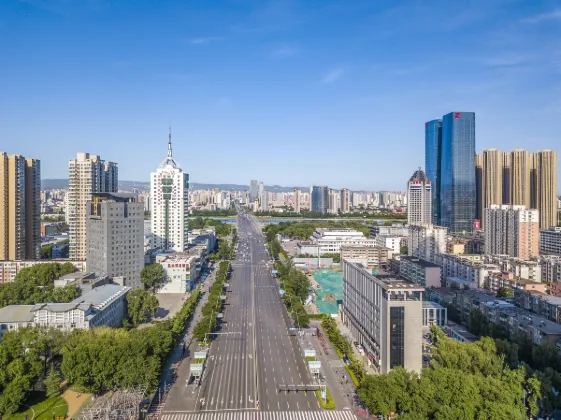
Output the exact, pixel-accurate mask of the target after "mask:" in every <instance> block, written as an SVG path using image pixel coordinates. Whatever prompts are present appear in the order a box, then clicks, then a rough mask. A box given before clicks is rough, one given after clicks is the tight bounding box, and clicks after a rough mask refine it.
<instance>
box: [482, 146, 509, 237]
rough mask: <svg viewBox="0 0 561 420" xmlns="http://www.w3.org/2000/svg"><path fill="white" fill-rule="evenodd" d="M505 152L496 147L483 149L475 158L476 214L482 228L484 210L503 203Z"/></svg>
mask: <svg viewBox="0 0 561 420" xmlns="http://www.w3.org/2000/svg"><path fill="white" fill-rule="evenodd" d="M504 163H505V153H503V152H501V151H500V150H498V149H485V150H483V153H482V154H481V155H477V156H476V158H475V172H476V179H477V188H476V190H477V215H476V219H478V220H480V221H481V226H482V227H483V228H484V225H485V218H484V210H485V209H486V208H488V207H489V206H490V205H491V204H503V197H504V192H503V187H504V185H505V182H504V179H503V176H504V173H505V171H504Z"/></svg>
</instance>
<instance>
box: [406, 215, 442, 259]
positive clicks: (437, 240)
mask: <svg viewBox="0 0 561 420" xmlns="http://www.w3.org/2000/svg"><path fill="white" fill-rule="evenodd" d="M447 234H448V228H446V227H442V226H436V225H432V224H429V223H418V224H413V225H409V236H408V237H407V244H408V253H409V255H411V256H414V257H417V258H420V259H423V260H426V261H430V262H432V263H434V262H436V260H437V256H438V255H440V254H443V253H445V252H446V236H447Z"/></svg>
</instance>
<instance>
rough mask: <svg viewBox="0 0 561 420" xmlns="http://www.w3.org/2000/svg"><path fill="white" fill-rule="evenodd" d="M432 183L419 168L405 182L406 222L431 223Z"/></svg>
mask: <svg viewBox="0 0 561 420" xmlns="http://www.w3.org/2000/svg"><path fill="white" fill-rule="evenodd" d="M431 217H432V184H431V182H430V180H429V179H428V178H427V175H426V174H425V173H424V172H423V171H422V170H421V168H419V170H417V171H415V173H414V174H413V176H412V177H411V178H410V179H409V182H408V183H407V223H409V224H411V223H431Z"/></svg>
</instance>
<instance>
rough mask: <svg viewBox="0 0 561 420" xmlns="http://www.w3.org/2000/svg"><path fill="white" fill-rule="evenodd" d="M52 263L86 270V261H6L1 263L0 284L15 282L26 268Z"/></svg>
mask: <svg viewBox="0 0 561 420" xmlns="http://www.w3.org/2000/svg"><path fill="white" fill-rule="evenodd" d="M51 263H60V264H64V263H70V264H72V265H73V266H74V267H76V269H77V270H79V271H85V270H86V261H78V260H68V259H63V260H56V259H51V260H6V261H0V284H2V283H10V282H12V281H14V280H15V278H16V275H17V274H18V273H19V272H20V271H21V270H23V269H24V268H28V267H33V266H35V265H38V264H51Z"/></svg>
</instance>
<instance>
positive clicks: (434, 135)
mask: <svg viewBox="0 0 561 420" xmlns="http://www.w3.org/2000/svg"><path fill="white" fill-rule="evenodd" d="M441 150H442V120H432V121H429V122H427V123H425V171H426V175H427V177H428V179H429V180H430V181H431V182H432V189H431V194H432V205H431V210H432V220H431V223H433V224H435V225H439V224H440V171H441V167H440V163H441V161H440V159H441Z"/></svg>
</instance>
